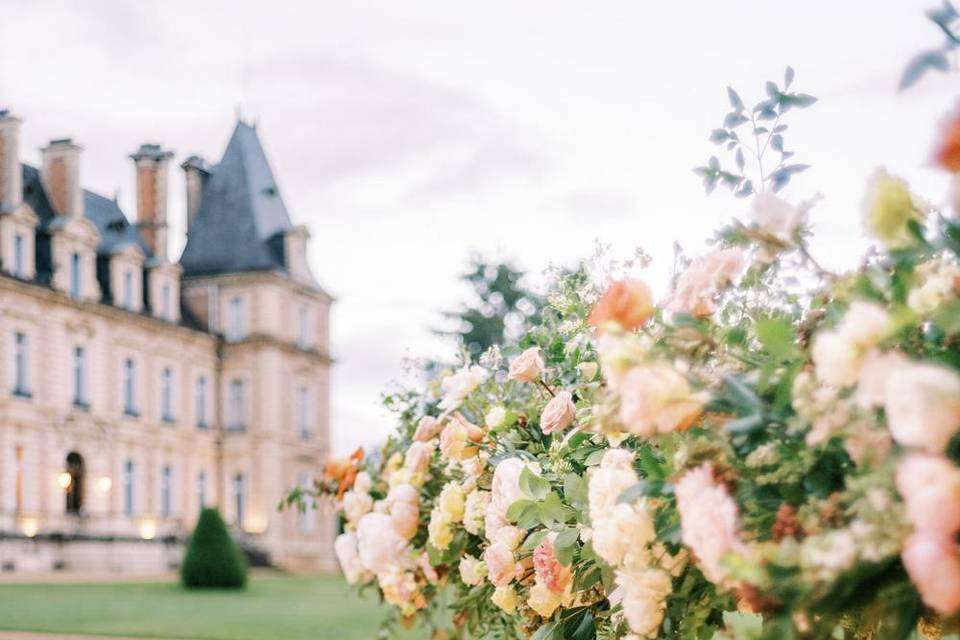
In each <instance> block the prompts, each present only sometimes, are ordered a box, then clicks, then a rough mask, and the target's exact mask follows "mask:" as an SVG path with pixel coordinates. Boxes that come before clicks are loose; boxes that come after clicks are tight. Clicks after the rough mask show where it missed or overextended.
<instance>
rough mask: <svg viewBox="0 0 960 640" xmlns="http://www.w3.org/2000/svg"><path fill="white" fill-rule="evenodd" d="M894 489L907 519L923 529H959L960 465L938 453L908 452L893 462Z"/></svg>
mask: <svg viewBox="0 0 960 640" xmlns="http://www.w3.org/2000/svg"><path fill="white" fill-rule="evenodd" d="M897 490H898V491H899V492H900V495H902V496H903V501H904V503H905V504H906V507H907V519H908V520H909V521H910V522H911V524H913V526H914V527H915V528H916V529H917V530H919V531H923V532H925V533H938V534H942V535H945V536H950V535H953V534H954V533H956V532H957V531H958V530H960V469H958V468H957V466H956V465H954V464H953V463H952V462H951V461H950V460H947V459H946V458H944V457H942V456H936V455H930V454H926V453H911V454H909V455H907V456H906V457H905V458H904V459H903V460H901V461H900V464H899V465H897Z"/></svg>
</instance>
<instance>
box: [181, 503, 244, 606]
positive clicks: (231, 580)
mask: <svg viewBox="0 0 960 640" xmlns="http://www.w3.org/2000/svg"><path fill="white" fill-rule="evenodd" d="M180 579H181V581H182V582H183V586H185V587H187V588H204V587H206V588H218V589H242V588H243V587H244V586H245V585H246V583H247V559H246V557H245V556H244V555H243V551H241V549H240V547H239V546H238V545H237V543H236V542H234V540H233V538H232V537H230V532H229V531H227V525H226V523H225V522H224V521H223V518H221V517H220V512H219V511H217V510H216V509H204V510H203V511H201V512H200V520H199V521H197V528H196V529H194V530H193V535H192V536H191V537H190V543H189V545H188V546H187V554H186V556H185V557H184V558H183V566H181V567H180Z"/></svg>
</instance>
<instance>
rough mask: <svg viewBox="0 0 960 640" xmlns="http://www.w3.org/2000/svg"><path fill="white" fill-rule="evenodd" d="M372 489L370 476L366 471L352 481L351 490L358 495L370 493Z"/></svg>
mask: <svg viewBox="0 0 960 640" xmlns="http://www.w3.org/2000/svg"><path fill="white" fill-rule="evenodd" d="M372 488H373V479H371V478H370V474H369V473H367V472H366V471H361V472H360V473H358V474H357V477H356V479H355V480H354V481H353V490H354V491H356V492H358V493H370V489H372Z"/></svg>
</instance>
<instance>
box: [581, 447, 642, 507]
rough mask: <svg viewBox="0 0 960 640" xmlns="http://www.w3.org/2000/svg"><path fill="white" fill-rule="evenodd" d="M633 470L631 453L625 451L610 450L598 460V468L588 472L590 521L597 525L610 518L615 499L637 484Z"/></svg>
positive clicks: (637, 480)
mask: <svg viewBox="0 0 960 640" xmlns="http://www.w3.org/2000/svg"><path fill="white" fill-rule="evenodd" d="M639 480H640V479H639V478H638V477H637V474H636V472H635V471H634V470H633V453H632V452H630V451H627V450H625V449H610V450H609V451H607V452H606V453H605V454H603V458H602V459H601V460H600V466H599V467H595V468H594V469H592V470H591V471H590V476H589V484H588V486H587V501H588V503H589V509H590V520H591V521H592V522H593V523H597V522H598V521H600V520H601V519H603V518H606V517H608V516H610V515H611V514H612V512H613V509H614V508H615V507H616V506H617V499H618V498H619V497H620V494H621V493H623V492H624V491H625V490H626V489H628V488H630V487H632V486H633V485H635V484H637V482H639Z"/></svg>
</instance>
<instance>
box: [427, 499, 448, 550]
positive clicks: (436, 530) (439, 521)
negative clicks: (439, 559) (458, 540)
mask: <svg viewBox="0 0 960 640" xmlns="http://www.w3.org/2000/svg"><path fill="white" fill-rule="evenodd" d="M451 524H452V523H451V521H450V518H449V517H448V516H447V514H446V513H445V512H444V511H443V510H442V509H440V508H439V507H434V509H433V511H431V512H430V524H428V525H427V532H428V533H429V540H430V544H432V545H433V546H434V548H435V549H437V550H439V551H445V550H446V549H448V548H449V547H450V543H451V542H453V527H451V526H450V525H451Z"/></svg>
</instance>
